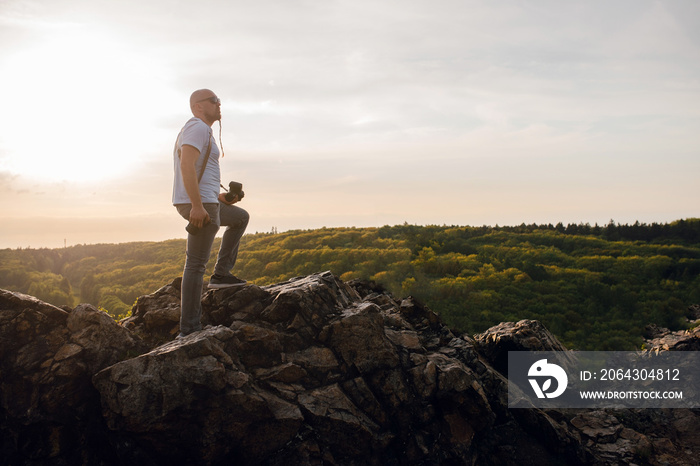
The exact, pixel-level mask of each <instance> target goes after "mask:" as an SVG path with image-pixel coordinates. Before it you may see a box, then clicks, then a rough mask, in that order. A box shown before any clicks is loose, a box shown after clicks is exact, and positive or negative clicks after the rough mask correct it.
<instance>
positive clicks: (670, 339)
mask: <svg viewBox="0 0 700 466" xmlns="http://www.w3.org/2000/svg"><path fill="white" fill-rule="evenodd" d="M645 330H646V336H647V340H646V342H645V344H644V348H645V349H646V350H647V351H700V326H696V327H695V328H693V329H690V330H678V331H675V332H672V331H671V330H669V329H667V328H663V327H657V326H656V325H648V326H647V327H646V329H645Z"/></svg>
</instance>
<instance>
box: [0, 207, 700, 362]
mask: <svg viewBox="0 0 700 466" xmlns="http://www.w3.org/2000/svg"><path fill="white" fill-rule="evenodd" d="M219 241H220V240H219V239H218V238H217V240H216V243H215V247H214V249H213V250H212V258H211V260H210V263H209V270H208V273H209V274H210V273H211V269H212V268H213V265H214V261H215V259H216V257H215V256H216V252H217V249H218V242H219ZM184 250H185V240H169V241H163V242H140V243H123V244H96V245H79V246H72V247H68V248H61V249H4V250H0V288H4V289H9V290H13V291H19V292H22V293H26V294H30V295H33V296H36V297H38V298H40V299H42V300H44V301H47V302H50V303H52V304H55V305H58V306H69V307H73V306H75V305H76V304H78V303H81V302H87V303H91V304H94V305H96V306H99V307H101V308H102V309H104V310H105V311H106V312H108V313H110V314H111V315H112V316H114V318H116V319H118V318H121V317H123V316H125V315H127V314H128V313H129V312H130V310H131V307H132V305H133V304H134V302H135V301H136V299H137V298H138V297H139V296H141V295H144V294H149V293H152V292H154V291H156V290H157V289H158V288H160V287H161V286H163V285H165V284H167V283H169V282H170V281H172V280H173V279H174V278H176V277H179V276H180V275H181V273H182V268H183V266H184ZM325 270H330V271H332V272H333V273H334V274H336V275H337V276H339V277H340V278H341V279H343V280H346V281H347V280H351V279H355V278H361V279H366V280H372V281H374V282H376V283H377V285H380V286H382V287H384V288H385V289H386V290H388V291H390V292H391V293H393V294H394V296H396V297H405V296H408V295H412V296H414V297H416V298H418V299H419V300H421V301H423V302H424V303H425V304H427V305H428V306H429V307H430V308H431V309H433V310H434V311H436V312H437V313H439V314H440V315H441V317H442V319H443V320H444V321H445V322H446V323H447V324H448V325H450V326H451V327H453V328H454V329H455V330H456V331H458V332H466V333H470V334H474V333H478V332H481V331H483V330H485V329H487V328H488V327H490V326H492V325H495V324H498V323H500V322H503V321H518V320H521V319H538V320H540V321H542V322H543V323H544V324H545V325H546V326H547V327H548V328H549V329H550V330H551V331H552V332H553V333H554V334H555V335H556V336H557V337H558V338H559V339H560V340H561V341H562V342H563V343H564V344H565V345H566V346H567V347H568V348H572V349H579V350H631V349H635V348H639V347H640V346H641V345H642V341H643V338H642V336H643V334H644V327H645V326H646V325H647V324H649V323H655V324H657V325H659V326H662V327H668V328H671V329H673V330H678V329H682V328H686V327H687V325H688V322H687V319H686V312H687V308H688V306H690V305H692V304H698V303H700V219H688V220H679V221H677V222H673V223H670V224H657V223H654V224H651V225H649V224H640V223H639V222H637V223H635V224H633V225H620V224H617V223H615V222H613V221H610V223H609V224H607V225H604V226H598V225H595V226H591V225H589V224H569V225H566V226H565V225H563V224H561V223H559V224H557V225H551V224H549V225H536V224H532V225H525V224H522V225H519V226H508V227H499V226H495V227H491V226H482V227H468V226H417V225H409V224H404V225H396V226H384V227H381V228H321V229H316V230H297V231H289V232H284V233H256V234H248V235H246V236H244V237H243V239H242V244H241V248H240V253H239V259H238V263H237V265H236V268H235V269H234V271H233V272H234V273H235V274H236V275H237V276H239V277H241V278H244V279H246V280H248V281H249V282H251V283H255V284H257V285H261V286H262V285H268V284H272V283H277V282H281V281H284V280H287V279H289V278H292V277H295V276H302V275H308V274H311V273H315V272H321V271H325Z"/></svg>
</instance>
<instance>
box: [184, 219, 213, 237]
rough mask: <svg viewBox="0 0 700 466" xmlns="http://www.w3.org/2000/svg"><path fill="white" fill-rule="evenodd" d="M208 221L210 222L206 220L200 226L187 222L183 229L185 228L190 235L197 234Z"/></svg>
mask: <svg viewBox="0 0 700 466" xmlns="http://www.w3.org/2000/svg"><path fill="white" fill-rule="evenodd" d="M210 223H211V221H208V222H206V223H205V224H204V225H202V227H196V226H194V225H192V224H191V223H188V224H187V226H186V227H185V230H187V233H189V234H190V235H197V234H199V232H200V231H202V228H204V227H205V226H207V225H209V224H210Z"/></svg>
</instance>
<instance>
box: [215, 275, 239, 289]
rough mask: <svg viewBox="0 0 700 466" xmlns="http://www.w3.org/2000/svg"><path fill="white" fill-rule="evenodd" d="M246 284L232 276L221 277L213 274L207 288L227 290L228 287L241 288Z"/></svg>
mask: <svg viewBox="0 0 700 466" xmlns="http://www.w3.org/2000/svg"><path fill="white" fill-rule="evenodd" d="M246 283H247V282H246V281H245V280H241V279H240V278H237V277H234V276H233V275H226V276H222V275H216V274H214V275H212V276H211V279H210V280H209V285H208V286H207V288H210V289H213V290H216V289H219V288H228V287H230V286H241V285H245V284H246Z"/></svg>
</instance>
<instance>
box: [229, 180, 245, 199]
mask: <svg viewBox="0 0 700 466" xmlns="http://www.w3.org/2000/svg"><path fill="white" fill-rule="evenodd" d="M234 196H238V200H239V201H240V200H241V199H243V196H245V193H244V192H243V184H242V183H237V182H236V181H231V182H230V183H229V184H228V192H227V193H226V200H227V201H228V202H231V201H232V200H233V198H234Z"/></svg>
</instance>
